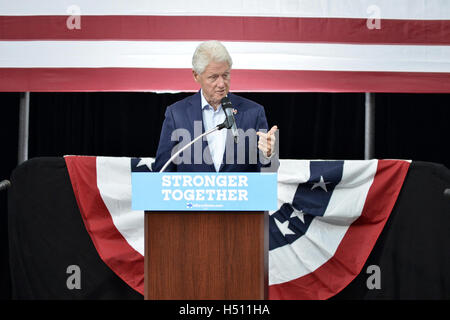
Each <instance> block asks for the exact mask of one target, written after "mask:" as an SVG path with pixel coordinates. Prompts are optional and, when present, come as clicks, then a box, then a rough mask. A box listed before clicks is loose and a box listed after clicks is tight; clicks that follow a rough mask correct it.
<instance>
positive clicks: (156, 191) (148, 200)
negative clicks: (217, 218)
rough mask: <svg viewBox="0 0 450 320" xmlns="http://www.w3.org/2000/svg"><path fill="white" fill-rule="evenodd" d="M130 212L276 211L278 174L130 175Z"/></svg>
mask: <svg viewBox="0 0 450 320" xmlns="http://www.w3.org/2000/svg"><path fill="white" fill-rule="evenodd" d="M131 185H132V198H131V199H132V200H131V207H132V209H133V210H152V211H201V210H211V211H275V210H277V174H276V173H256V172H251V173H247V172H234V173H214V172H210V173H206V172H205V173H199V172H176V173H175V172H168V173H156V172H132V174H131Z"/></svg>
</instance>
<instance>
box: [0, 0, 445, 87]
mask: <svg viewBox="0 0 450 320" xmlns="http://www.w3.org/2000/svg"><path fill="white" fill-rule="evenodd" d="M211 39H217V40H221V41H223V42H224V44H225V45H226V47H227V48H228V49H229V51H230V53H231V55H232V57H233V60H234V65H233V73H232V82H231V90H232V91H272V92H293V91H328V92H342V91H345V92H368V91H369V92H449V91H450V84H449V82H450V81H449V79H450V46H449V44H450V2H449V1H447V0H427V1H423V0H396V1H392V0H324V1H315V0H261V1H248V0H229V1H211V0H208V1H207V0H197V1H182V0H171V1H146V0H135V1H124V0H115V1H104V0H97V1H88V0H77V1H68V0H58V1H56V0H16V1H9V0H1V1H0V91H195V90H197V89H198V88H197V87H196V84H195V82H194V81H193V79H192V75H191V71H190V69H191V57H192V53H193V51H194V49H195V47H196V46H197V45H198V43H199V42H200V41H204V40H211Z"/></svg>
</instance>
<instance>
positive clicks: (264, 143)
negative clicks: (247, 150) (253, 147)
mask: <svg viewBox="0 0 450 320" xmlns="http://www.w3.org/2000/svg"><path fill="white" fill-rule="evenodd" d="M277 130H278V127H277V126H273V127H272V128H271V129H270V130H269V132H267V133H264V132H261V131H259V132H257V133H256V134H257V135H258V137H259V141H258V149H259V150H261V151H262V153H263V154H264V156H265V157H266V158H269V157H271V156H272V153H273V152H274V150H275V140H276V139H275V132H276V131H277Z"/></svg>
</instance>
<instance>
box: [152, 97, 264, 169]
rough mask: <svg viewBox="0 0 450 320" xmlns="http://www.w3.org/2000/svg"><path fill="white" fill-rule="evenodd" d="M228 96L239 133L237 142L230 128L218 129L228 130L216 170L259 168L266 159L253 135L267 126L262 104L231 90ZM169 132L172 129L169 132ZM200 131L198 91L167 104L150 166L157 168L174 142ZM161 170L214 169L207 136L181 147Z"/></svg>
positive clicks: (203, 129) (168, 154) (202, 127)
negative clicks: (221, 156)
mask: <svg viewBox="0 0 450 320" xmlns="http://www.w3.org/2000/svg"><path fill="white" fill-rule="evenodd" d="M228 97H229V98H230V101H231V103H232V105H233V108H234V109H236V111H237V112H236V113H235V115H234V117H235V120H236V126H237V128H238V130H239V133H240V135H239V143H238V144H235V143H234V140H233V136H232V134H231V130H227V129H222V130H227V131H228V132H227V139H226V147H225V152H224V157H223V161H222V165H221V166H220V170H219V171H220V172H259V171H260V168H261V166H267V165H268V163H267V159H263V158H261V155H260V152H258V149H257V136H256V132H257V131H260V130H265V132H267V130H268V125H267V120H266V115H265V112H264V108H263V106H261V105H259V104H257V103H255V102H253V101H251V100H248V99H245V98H242V97H239V96H237V95H235V94H232V93H229V94H228ZM176 129H181V130H176ZM241 130H242V131H241ZM173 132H175V133H174V134H173ZM204 132H205V128H204V125H203V116H202V108H201V93H200V91H198V92H197V93H196V94H194V95H192V96H189V97H187V98H185V99H183V100H180V101H178V102H176V103H174V104H172V105H171V106H169V107H167V109H166V113H165V119H164V122H163V126H162V130H161V136H160V140H159V145H158V151H157V153H156V159H155V162H154V163H153V166H152V170H153V171H154V172H155V171H156V172H159V171H160V170H161V168H162V167H163V166H164V164H165V163H166V161H167V160H169V159H170V157H171V156H172V151H173V149H174V147H175V146H177V145H178V144H179V145H178V148H177V149H178V150H179V149H180V146H184V145H186V144H187V143H188V142H190V141H192V140H193V139H195V138H196V137H197V136H198V135H200V134H202V133H204ZM243 133H245V134H243ZM260 159H261V161H260ZM180 160H182V161H180ZM264 160H266V162H265V163H263V161H264ZM174 162H176V163H174ZM165 171H166V172H167V171H180V172H215V171H216V170H215V167H214V164H213V162H212V158H211V154H210V152H209V147H208V142H207V139H206V138H205V137H204V138H203V139H201V141H200V140H199V141H197V142H195V143H194V144H193V145H192V146H191V147H190V148H188V149H186V150H185V151H183V153H182V154H181V157H179V158H178V159H175V161H172V163H171V164H170V165H168V166H167V168H166V170H165Z"/></svg>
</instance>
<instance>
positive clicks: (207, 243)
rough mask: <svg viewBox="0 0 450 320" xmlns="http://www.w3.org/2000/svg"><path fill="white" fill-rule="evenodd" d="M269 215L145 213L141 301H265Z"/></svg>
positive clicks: (245, 213) (266, 292) (217, 212)
mask: <svg viewBox="0 0 450 320" xmlns="http://www.w3.org/2000/svg"><path fill="white" fill-rule="evenodd" d="M268 239H269V236H268V213H267V212H264V211H252V212H236V211H214V212H213V211H201V212H198V211H177V212H166V211H165V212H162V211H145V295H144V297H145V299H148V300H160V299H170V300H241V299H245V300H262V299H267V296H268V241H269V240H268Z"/></svg>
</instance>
